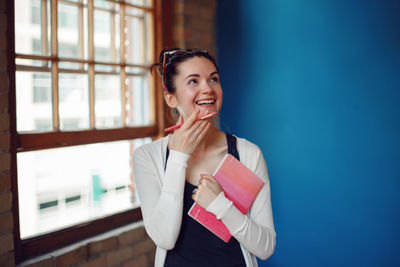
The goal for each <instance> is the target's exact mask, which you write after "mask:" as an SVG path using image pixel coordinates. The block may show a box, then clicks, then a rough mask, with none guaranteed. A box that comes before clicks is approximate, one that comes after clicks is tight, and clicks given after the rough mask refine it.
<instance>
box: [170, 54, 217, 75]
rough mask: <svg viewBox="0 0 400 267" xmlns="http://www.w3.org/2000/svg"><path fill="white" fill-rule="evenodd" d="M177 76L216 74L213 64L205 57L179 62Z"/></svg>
mask: <svg viewBox="0 0 400 267" xmlns="http://www.w3.org/2000/svg"><path fill="white" fill-rule="evenodd" d="M177 70H178V75H185V74H187V75H189V74H194V73H196V74H204V75H210V74H211V73H213V72H216V71H217V69H216V67H215V66H214V64H213V63H212V62H211V61H210V60H209V59H208V58H205V57H197V56H196V57H193V58H189V59H187V60H185V61H183V62H181V63H180V64H179V65H178V67H177Z"/></svg>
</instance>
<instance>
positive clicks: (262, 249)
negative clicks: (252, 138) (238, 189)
mask: <svg viewBox="0 0 400 267" xmlns="http://www.w3.org/2000/svg"><path fill="white" fill-rule="evenodd" d="M253 171H254V172H255V174H256V175H257V176H258V177H260V178H261V179H262V180H263V181H264V182H265V184H264V186H263V188H262V189H261V190H260V192H259V194H258V195H257V197H256V199H255V201H254V203H253V205H252V206H251V208H250V211H249V213H248V214H247V215H244V214H242V213H241V212H240V211H239V210H238V209H237V208H236V207H235V206H234V205H230V203H231V201H230V200H229V199H227V198H226V197H225V195H224V193H223V192H221V193H220V194H219V195H218V196H217V198H216V199H215V200H214V201H213V202H212V203H211V204H210V205H209V206H208V207H207V211H210V212H212V213H214V214H215V215H216V216H217V218H219V219H221V220H222V222H223V223H224V224H225V225H226V227H227V228H228V229H229V231H230V232H231V234H232V235H233V236H234V237H235V238H236V239H237V240H238V241H239V243H240V244H241V245H242V246H243V247H244V248H246V249H247V250H248V251H249V252H250V253H252V254H253V255H255V256H257V257H259V258H261V259H267V258H269V257H270V256H271V255H272V254H273V252H274V250H275V237H276V234H275V230H274V223H273V217H272V207H271V193H270V186H269V179H268V171H267V166H266V164H265V161H264V157H263V155H262V153H261V151H259V152H258V157H257V165H256V169H255V170H253Z"/></svg>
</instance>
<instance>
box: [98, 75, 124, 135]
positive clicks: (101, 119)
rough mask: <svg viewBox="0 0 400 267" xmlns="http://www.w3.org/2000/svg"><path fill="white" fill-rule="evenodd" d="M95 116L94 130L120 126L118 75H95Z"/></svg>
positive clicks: (119, 86)
mask: <svg viewBox="0 0 400 267" xmlns="http://www.w3.org/2000/svg"><path fill="white" fill-rule="evenodd" d="M95 114H96V128H115V127H121V126H122V120H121V82H120V77H119V76H118V75H96V77H95Z"/></svg>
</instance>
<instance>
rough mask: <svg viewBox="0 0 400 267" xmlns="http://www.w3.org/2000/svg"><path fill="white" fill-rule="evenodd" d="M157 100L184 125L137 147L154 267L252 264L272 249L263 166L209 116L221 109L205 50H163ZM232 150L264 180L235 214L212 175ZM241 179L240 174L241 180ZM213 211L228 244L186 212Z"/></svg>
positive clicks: (254, 150) (251, 149)
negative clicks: (161, 90)
mask: <svg viewBox="0 0 400 267" xmlns="http://www.w3.org/2000/svg"><path fill="white" fill-rule="evenodd" d="M155 65H157V66H158V71H159V73H160V74H161V78H162V84H163V87H164V99H165V101H166V103H167V105H168V106H169V107H170V108H172V109H174V110H176V111H177V112H178V113H179V115H180V117H179V120H178V122H177V124H181V123H183V125H182V126H181V127H180V128H178V129H176V130H175V131H174V132H173V133H172V134H169V135H168V136H166V137H164V138H161V139H159V140H157V141H155V142H152V143H150V144H147V145H143V146H141V147H139V148H138V149H136V151H135V153H134V155H133V172H134V177H135V181H136V186H137V190H138V194H139V197H140V200H141V207H142V213H143V220H144V225H145V228H146V231H147V233H148V234H149V236H150V237H151V238H152V240H153V241H154V242H155V244H156V245H157V252H156V259H155V266H210V267H211V266H257V260H256V256H257V257H259V258H261V259H266V258H268V257H270V256H271V255H272V253H273V252H274V249H275V231H274V224H273V218H272V208H271V200H270V187H269V179H268V172H267V167H266V164H265V161H264V158H263V155H262V153H261V151H260V149H259V148H258V147H257V146H256V145H254V144H252V143H250V142H249V141H247V140H245V139H242V138H236V137H235V136H233V135H230V134H226V133H224V132H222V131H220V130H219V129H217V128H216V127H214V126H213V125H212V123H211V121H210V119H204V120H196V118H198V117H200V116H203V115H206V114H210V113H215V114H217V113H218V112H219V111H220V109H221V105H222V88H221V84H220V82H219V73H218V67H217V64H216V62H215V60H214V58H213V57H211V56H210V55H209V54H208V52H207V51H206V50H190V49H185V50H182V49H164V50H163V51H162V52H161V54H160V62H159V63H158V64H155ZM227 153H231V154H232V155H234V156H235V157H236V158H238V159H240V161H241V162H242V163H243V164H245V165H246V166H247V167H248V168H249V169H250V170H252V171H253V172H254V173H255V174H256V175H257V176H258V177H260V178H261V179H262V180H263V181H264V182H265V184H264V186H263V188H262V189H261V191H260V192H259V194H258V195H257V197H256V199H255V201H254V203H253V205H252V206H251V208H250V210H249V211H248V213H247V214H246V215H244V214H242V213H241V212H240V211H239V210H238V209H237V208H236V207H235V206H234V205H232V204H231V202H230V201H229V200H228V199H227V198H226V197H225V195H224V192H223V191H222V189H221V187H220V186H219V184H218V182H217V181H216V180H215V179H214V178H213V176H212V175H211V174H212V173H213V172H214V170H215V169H216V168H217V166H218V163H219V162H220V161H221V159H222V158H223V157H224V155H225V154H227ZM243 179H245V177H243ZM194 201H195V202H197V203H198V204H199V205H200V206H201V207H203V208H205V209H206V210H207V211H209V212H211V213H213V214H215V215H216V216H217V218H219V219H221V220H222V222H223V223H224V224H225V225H226V226H227V228H228V229H229V231H230V233H231V234H232V236H233V238H231V240H230V241H229V242H228V243H225V242H224V241H222V240H221V239H219V238H218V237H217V236H216V235H214V234H213V233H212V232H210V231H209V230H207V229H206V228H205V227H203V226H202V225H201V224H199V223H198V222H196V221H195V220H193V219H192V218H191V217H189V216H188V215H187V212H188V210H189V208H190V207H191V206H192V204H193V202H194Z"/></svg>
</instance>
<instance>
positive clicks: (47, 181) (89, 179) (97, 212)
mask: <svg viewBox="0 0 400 267" xmlns="http://www.w3.org/2000/svg"><path fill="white" fill-rule="evenodd" d="M149 141H151V139H149V138H147V139H137V140H134V141H119V142H109V143H100V144H92V145H83V146H74V147H66V148H57V149H48V150H41V151H33V152H23V153H18V157H17V161H18V192H19V194H18V195H19V211H20V229H21V238H22V239H25V238H28V237H32V236H35V235H39V234H42V233H45V232H48V231H53V230H56V229H60V228H64V227H67V226H71V225H74V224H77V223H82V222H85V221H89V220H93V219H96V218H100V217H104V216H107V215H111V214H114V213H117V212H121V211H124V210H128V209H131V208H133V207H137V206H138V205H139V202H138V199H137V196H136V194H135V190H134V186H133V184H132V183H133V180H132V173H131V172H132V170H131V168H130V160H131V156H132V152H133V151H134V149H135V148H137V147H138V146H140V145H141V144H143V143H147V142H149Z"/></svg>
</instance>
